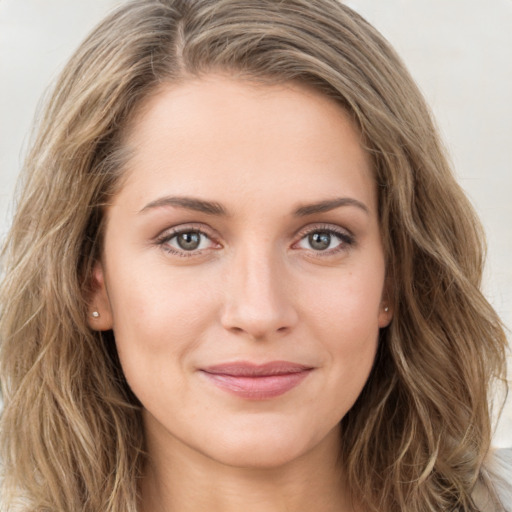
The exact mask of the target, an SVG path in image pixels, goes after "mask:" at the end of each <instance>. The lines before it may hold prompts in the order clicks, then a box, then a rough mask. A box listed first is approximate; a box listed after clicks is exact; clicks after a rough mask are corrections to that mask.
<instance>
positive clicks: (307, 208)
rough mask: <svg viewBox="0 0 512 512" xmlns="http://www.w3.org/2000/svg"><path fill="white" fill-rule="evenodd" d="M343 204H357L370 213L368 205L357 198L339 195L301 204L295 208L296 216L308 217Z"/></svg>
mask: <svg viewBox="0 0 512 512" xmlns="http://www.w3.org/2000/svg"><path fill="white" fill-rule="evenodd" d="M341 206H355V207H357V208H359V209H361V210H363V211H364V212H365V213H366V214H369V213H370V210H369V209H368V207H367V206H366V205H365V204H364V203H362V202H361V201H358V200H357V199H354V198H352V197H337V198H335V199H327V200H326V201H320V202H318V203H313V204H307V205H304V206H301V207H300V208H297V209H296V210H295V212H294V215H295V216H296V217H306V216H308V215H313V214H315V213H324V212H329V211H331V210H334V209H335V208H339V207H341Z"/></svg>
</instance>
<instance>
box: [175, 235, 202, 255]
mask: <svg viewBox="0 0 512 512" xmlns="http://www.w3.org/2000/svg"><path fill="white" fill-rule="evenodd" d="M200 242H201V235H200V234H199V233H195V232H193V231H192V232H189V233H181V234H180V235H178V245H179V246H180V248H181V249H183V250H185V251H193V250H194V249H197V248H198V247H199V244H200Z"/></svg>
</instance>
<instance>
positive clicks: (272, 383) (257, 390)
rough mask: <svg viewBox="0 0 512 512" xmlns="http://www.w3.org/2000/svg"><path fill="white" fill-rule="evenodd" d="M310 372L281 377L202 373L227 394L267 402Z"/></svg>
mask: <svg viewBox="0 0 512 512" xmlns="http://www.w3.org/2000/svg"><path fill="white" fill-rule="evenodd" d="M310 372H311V370H303V371H300V372H295V373H285V374H281V375H259V376H251V377H243V376H240V375H236V376H234V375H226V374H219V373H208V372H205V371H203V372H202V373H203V374H204V375H205V376H206V377H207V378H208V380H209V381H211V382H212V383H213V384H214V385H215V386H217V387H219V388H221V389H222V390H224V391H227V392H228V393H231V394H233V395H236V396H239V397H241V398H246V399H248V400H267V399H269V398H275V397H277V396H280V395H284V394H285V393H287V392H288V391H290V390H292V389H293V388H295V387H296V386H298V385H299V384H300V383H301V382H302V381H303V380H304V379H305V378H306V377H307V376H308V375H309V373H310Z"/></svg>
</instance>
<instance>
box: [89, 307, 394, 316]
mask: <svg viewBox="0 0 512 512" xmlns="http://www.w3.org/2000/svg"><path fill="white" fill-rule="evenodd" d="M384 311H385V312H386V313H387V312H388V311H389V308H388V307H387V306H386V307H385V308H384ZM98 316H99V315H98Z"/></svg>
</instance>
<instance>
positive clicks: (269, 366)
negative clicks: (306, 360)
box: [201, 361, 313, 377]
mask: <svg viewBox="0 0 512 512" xmlns="http://www.w3.org/2000/svg"><path fill="white" fill-rule="evenodd" d="M312 369H313V367H312V366H306V365H303V364H299V363H292V362H289V361H270V362H268V363H263V364H256V363H251V362H249V361H236V362H231V363H221V364H216V365H213V366H208V367H206V368H201V370H202V371H204V372H206V373H212V374H215V375H230V376H233V377H262V376H269V375H286V374H289V373H299V372H303V371H307V370H312Z"/></svg>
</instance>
